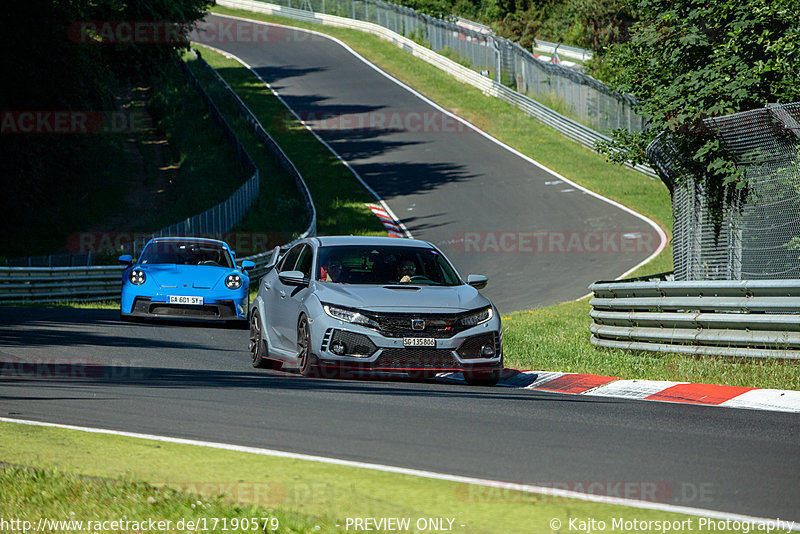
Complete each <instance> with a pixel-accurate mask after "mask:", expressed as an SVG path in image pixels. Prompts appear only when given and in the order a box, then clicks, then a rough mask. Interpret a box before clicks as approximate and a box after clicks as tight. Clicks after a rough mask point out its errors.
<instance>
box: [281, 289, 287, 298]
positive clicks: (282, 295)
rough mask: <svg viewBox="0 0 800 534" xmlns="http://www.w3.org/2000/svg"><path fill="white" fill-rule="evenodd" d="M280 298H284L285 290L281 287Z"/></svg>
mask: <svg viewBox="0 0 800 534" xmlns="http://www.w3.org/2000/svg"><path fill="white" fill-rule="evenodd" d="M281 298H282V299H283V298H286V291H284V290H282V289H281Z"/></svg>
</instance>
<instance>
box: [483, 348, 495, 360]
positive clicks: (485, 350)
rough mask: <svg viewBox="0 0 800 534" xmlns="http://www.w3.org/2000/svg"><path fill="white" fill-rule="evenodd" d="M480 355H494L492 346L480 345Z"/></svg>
mask: <svg viewBox="0 0 800 534" xmlns="http://www.w3.org/2000/svg"><path fill="white" fill-rule="evenodd" d="M481 356H483V357H484V358H491V357H493V356H494V347H493V346H491V345H484V346H482V347H481Z"/></svg>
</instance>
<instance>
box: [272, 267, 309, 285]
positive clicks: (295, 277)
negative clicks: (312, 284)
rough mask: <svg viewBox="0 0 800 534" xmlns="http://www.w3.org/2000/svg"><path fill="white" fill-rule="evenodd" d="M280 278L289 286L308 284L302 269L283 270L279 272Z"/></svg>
mask: <svg viewBox="0 0 800 534" xmlns="http://www.w3.org/2000/svg"><path fill="white" fill-rule="evenodd" d="M278 279H280V281H281V282H283V283H284V284H286V285H287V286H307V285H308V280H307V279H306V277H305V276H304V275H303V272H302V271H283V272H282V273H278Z"/></svg>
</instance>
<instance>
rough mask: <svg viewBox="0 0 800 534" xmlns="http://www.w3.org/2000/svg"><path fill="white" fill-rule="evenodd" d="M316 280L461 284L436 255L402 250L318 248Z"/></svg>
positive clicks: (421, 250)
mask: <svg viewBox="0 0 800 534" xmlns="http://www.w3.org/2000/svg"><path fill="white" fill-rule="evenodd" d="M316 276H317V280H320V281H322V282H331V283H337V284H379V285H387V284H413V285H435V286H456V285H460V284H461V280H460V279H459V278H458V275H457V274H456V272H455V270H453V267H452V266H451V265H450V263H449V262H448V261H447V259H446V258H445V257H444V256H443V255H442V254H441V253H440V252H439V251H437V250H435V249H432V248H420V247H405V246H377V247H375V246H371V247H370V246H351V245H346V246H328V247H321V248H320V249H319V252H318V258H317V272H316Z"/></svg>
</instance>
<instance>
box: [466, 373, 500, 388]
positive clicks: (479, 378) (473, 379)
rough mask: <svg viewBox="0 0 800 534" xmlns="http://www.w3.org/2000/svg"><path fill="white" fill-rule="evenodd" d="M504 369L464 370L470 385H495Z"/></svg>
mask: <svg viewBox="0 0 800 534" xmlns="http://www.w3.org/2000/svg"><path fill="white" fill-rule="evenodd" d="M502 372H503V370H502V369H495V370H493V371H473V372H470V371H464V380H466V381H467V384H469V385H470V386H494V385H497V382H499V381H500V375H501V373H502Z"/></svg>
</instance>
